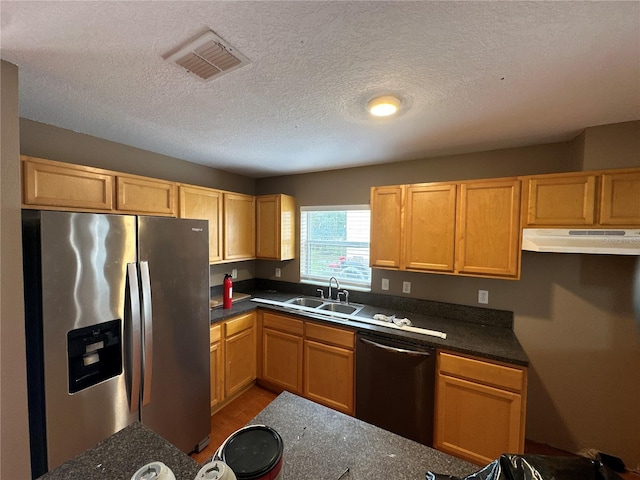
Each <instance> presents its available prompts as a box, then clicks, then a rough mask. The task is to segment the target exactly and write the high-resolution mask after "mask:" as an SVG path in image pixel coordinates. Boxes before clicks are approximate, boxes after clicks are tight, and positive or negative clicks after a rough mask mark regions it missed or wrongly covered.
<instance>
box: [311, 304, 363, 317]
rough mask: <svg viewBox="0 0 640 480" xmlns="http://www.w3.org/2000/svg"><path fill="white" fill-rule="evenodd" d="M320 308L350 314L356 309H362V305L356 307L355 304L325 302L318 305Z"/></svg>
mask: <svg viewBox="0 0 640 480" xmlns="http://www.w3.org/2000/svg"><path fill="white" fill-rule="evenodd" d="M320 310H327V311H329V312H338V313H346V314H347V315H351V314H352V313H356V312H357V311H359V310H362V307H360V306H357V307H356V306H355V305H346V304H344V303H325V304H324V305H321V306H320Z"/></svg>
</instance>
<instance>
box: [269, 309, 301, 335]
mask: <svg viewBox="0 0 640 480" xmlns="http://www.w3.org/2000/svg"><path fill="white" fill-rule="evenodd" d="M262 326H263V327H264V328H271V329H273V330H280V331H281V332H287V333H292V334H293V335H299V336H302V334H303V332H304V322H303V321H302V320H297V319H295V318H290V317H285V316H283V315H275V314H273V313H269V312H264V313H263V314H262Z"/></svg>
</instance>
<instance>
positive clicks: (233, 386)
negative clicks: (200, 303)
mask: <svg viewBox="0 0 640 480" xmlns="http://www.w3.org/2000/svg"><path fill="white" fill-rule="evenodd" d="M256 323H257V322H256V312H250V313H247V314H243V315H238V316H237V317H233V318H230V319H229V320H226V321H224V322H220V323H217V324H215V325H212V326H211V328H210V347H209V350H210V354H211V357H210V381H211V384H210V388H211V413H214V412H215V411H217V410H219V409H220V408H221V407H222V406H224V405H225V404H226V403H228V402H229V401H231V400H233V398H234V396H236V394H239V393H242V391H243V390H244V389H245V388H247V387H248V386H249V385H251V384H252V383H253V382H254V381H255V379H256V343H257V342H256V330H257V326H256Z"/></svg>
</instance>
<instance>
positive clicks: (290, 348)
mask: <svg viewBox="0 0 640 480" xmlns="http://www.w3.org/2000/svg"><path fill="white" fill-rule="evenodd" d="M303 333H304V322H303V321H302V320H298V319H295V318H290V317H285V316H283V315H276V314H273V313H269V312H263V314H262V358H261V361H262V368H261V374H260V378H261V380H262V381H263V382H266V383H268V384H269V387H270V388H272V389H277V390H287V391H289V392H291V393H295V394H298V395H302V368H303V365H302V354H303V353H302V352H303V342H304V340H303Z"/></svg>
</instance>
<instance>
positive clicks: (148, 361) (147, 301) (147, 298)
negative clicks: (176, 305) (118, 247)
mask: <svg viewBox="0 0 640 480" xmlns="http://www.w3.org/2000/svg"><path fill="white" fill-rule="evenodd" d="M140 287H141V289H142V295H141V297H140V299H141V302H142V309H141V312H142V325H143V333H142V335H143V337H144V342H143V347H142V352H143V355H144V360H143V365H144V380H143V381H142V406H145V405H148V404H149V402H150V401H151V379H152V373H153V313H152V311H151V280H150V277H149V262H140Z"/></svg>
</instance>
